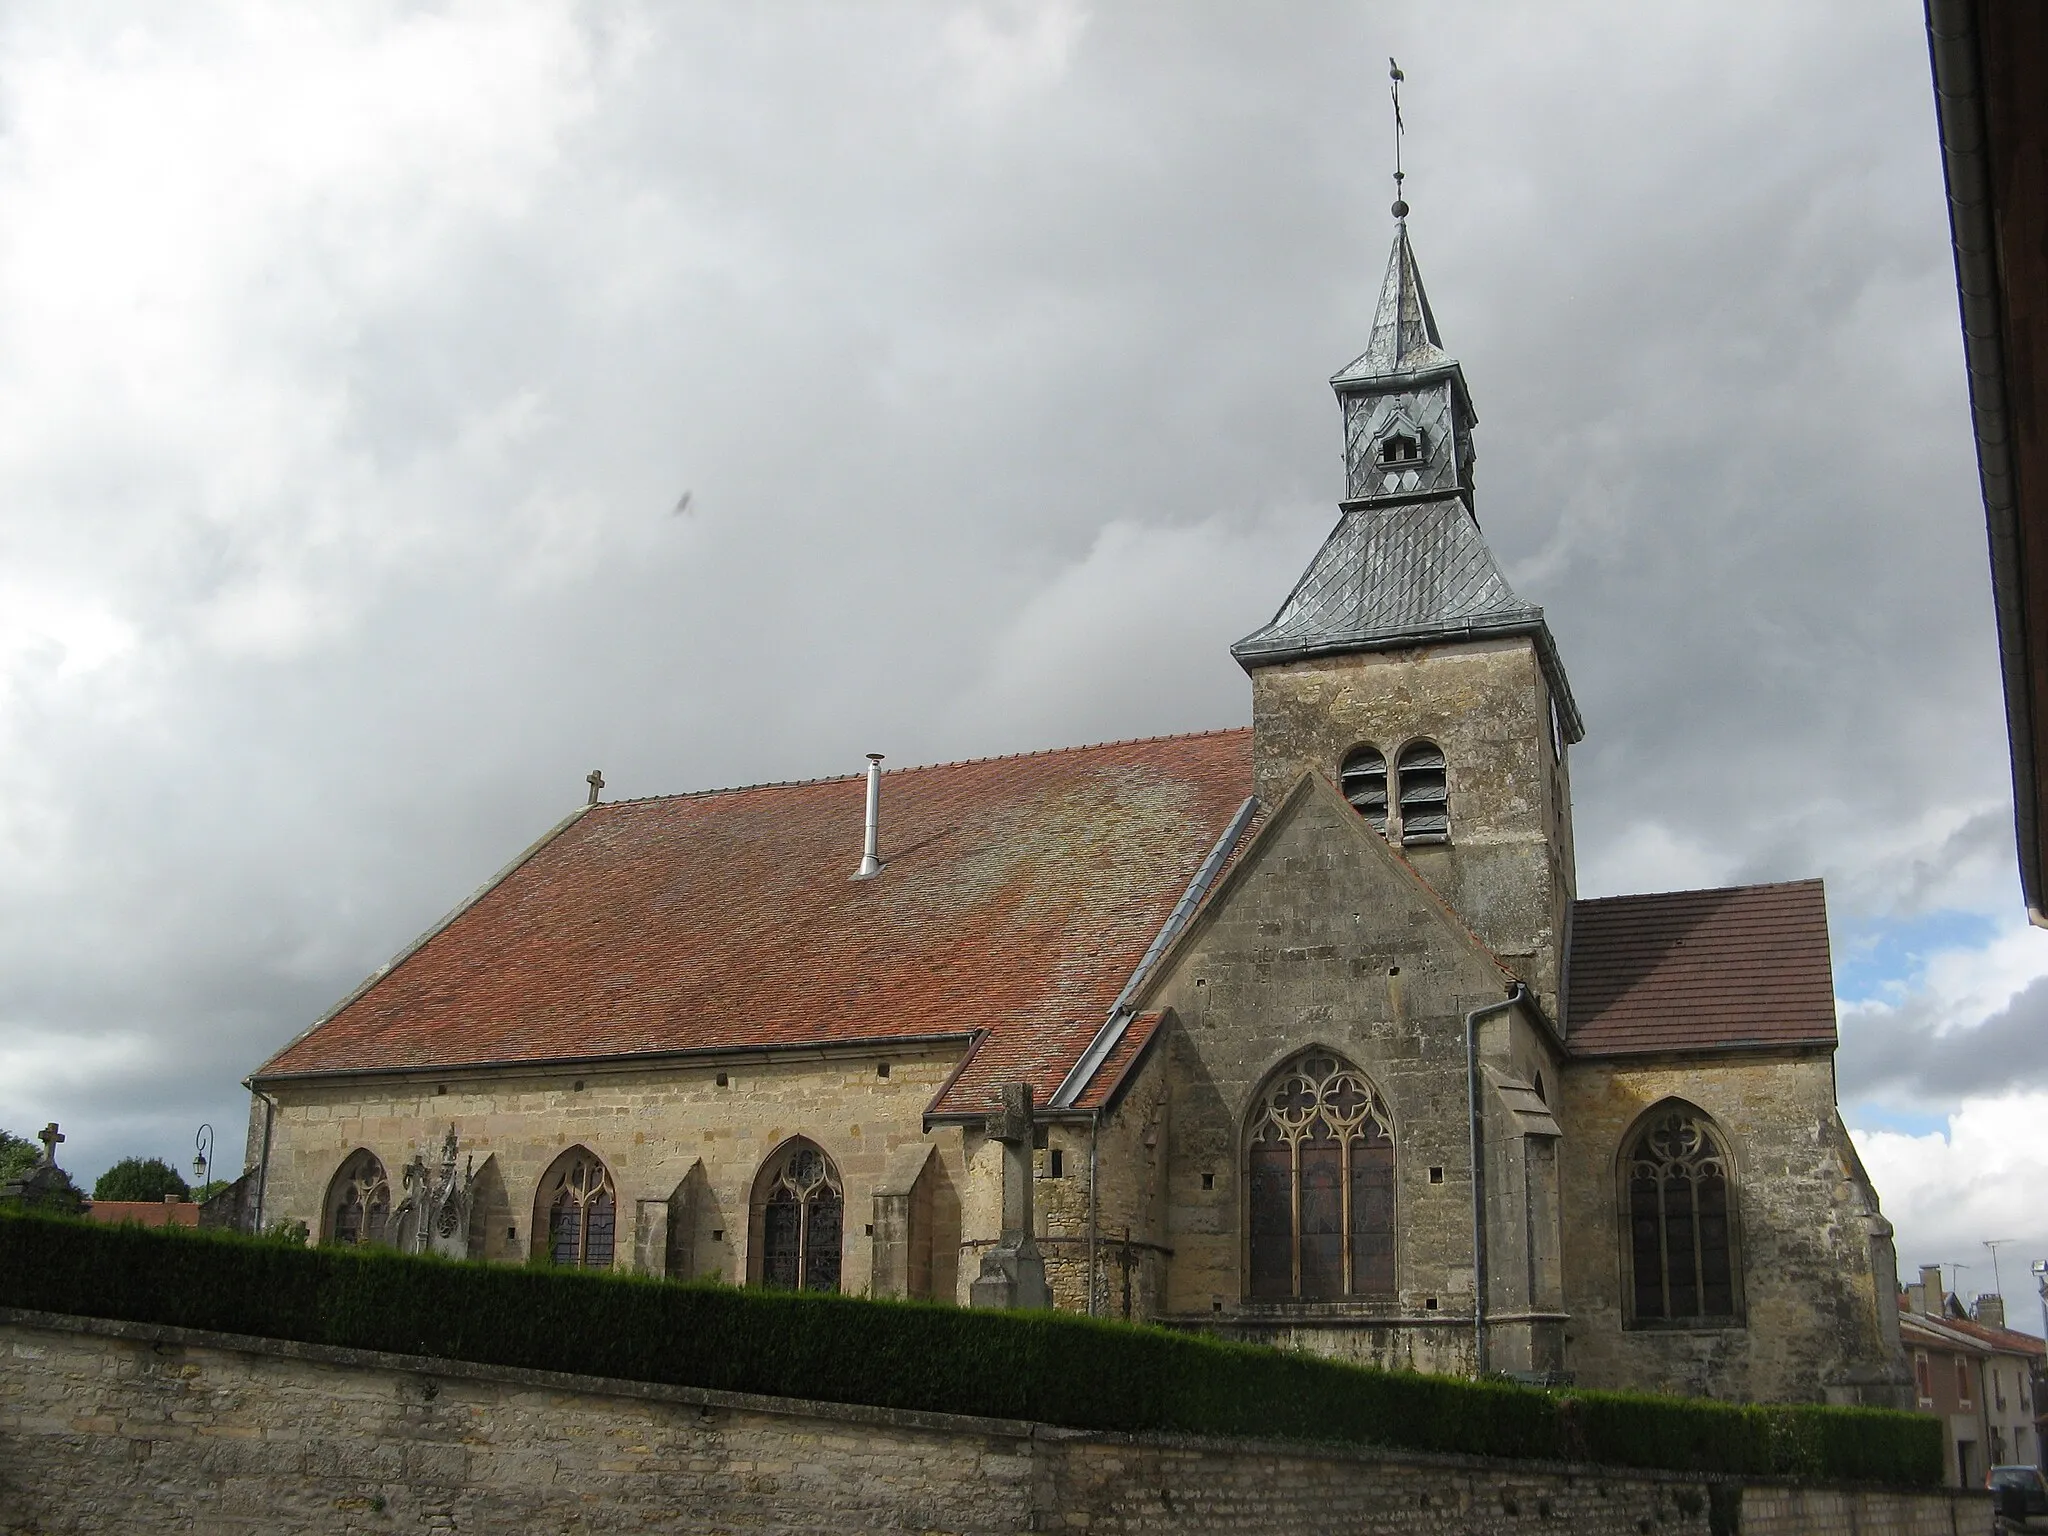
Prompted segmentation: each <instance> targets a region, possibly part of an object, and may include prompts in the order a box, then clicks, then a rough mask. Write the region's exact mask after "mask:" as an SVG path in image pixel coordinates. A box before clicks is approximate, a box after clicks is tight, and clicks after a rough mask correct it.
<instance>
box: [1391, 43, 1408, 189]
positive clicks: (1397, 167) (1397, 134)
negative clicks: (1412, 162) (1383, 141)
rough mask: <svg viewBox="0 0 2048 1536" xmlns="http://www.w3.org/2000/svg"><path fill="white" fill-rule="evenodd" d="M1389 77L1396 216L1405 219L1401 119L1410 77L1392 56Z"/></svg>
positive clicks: (1402, 125) (1402, 124)
mask: <svg viewBox="0 0 2048 1536" xmlns="http://www.w3.org/2000/svg"><path fill="white" fill-rule="evenodd" d="M1387 78H1388V79H1390V80H1392V81H1393V82H1394V84H1393V93H1394V217H1395V218H1397V219H1405V218H1407V217H1408V203H1407V201H1406V200H1405V199H1404V198H1403V197H1402V196H1401V182H1402V180H1403V176H1402V172H1401V134H1402V132H1403V131H1404V130H1405V128H1406V126H1407V125H1406V124H1404V123H1403V122H1402V121H1401V82H1402V81H1403V80H1405V79H1407V78H1408V77H1407V76H1406V75H1404V74H1402V73H1401V66H1400V65H1398V64H1396V63H1395V62H1394V61H1393V60H1392V59H1391V58H1390V59H1388V60H1387Z"/></svg>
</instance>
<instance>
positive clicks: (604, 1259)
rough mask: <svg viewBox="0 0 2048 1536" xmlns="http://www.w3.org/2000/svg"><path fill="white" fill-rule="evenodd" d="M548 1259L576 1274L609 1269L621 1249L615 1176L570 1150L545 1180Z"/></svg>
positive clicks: (583, 1152)
mask: <svg viewBox="0 0 2048 1536" xmlns="http://www.w3.org/2000/svg"><path fill="white" fill-rule="evenodd" d="M540 1189H541V1199H542V1201H543V1202H544V1203H545V1207H546V1215H547V1234H548V1257H549V1258H550V1259H552V1260H553V1261H554V1262H555V1263H557V1264H563V1265H567V1266H569V1267H571V1268H576V1269H609V1268H611V1266H612V1259H613V1257H614V1256H615V1254H616V1252H617V1248H618V1228H619V1215H618V1212H619V1200H618V1193H617V1191H616V1190H615V1189H614V1187H613V1185H612V1175H611V1170H610V1169H608V1168H606V1167H605V1165H604V1163H603V1162H602V1161H601V1160H600V1159H599V1158H598V1157H597V1155H596V1154H595V1153H593V1152H591V1151H589V1150H587V1149H586V1148H583V1147H571V1148H570V1149H569V1150H568V1151H567V1152H564V1153H563V1154H562V1155H561V1156H560V1157H558V1158H556V1159H555V1163H554V1166H553V1167H551V1168H550V1169H549V1170H548V1171H547V1175H546V1176H545V1177H544V1178H542V1180H541V1184H540Z"/></svg>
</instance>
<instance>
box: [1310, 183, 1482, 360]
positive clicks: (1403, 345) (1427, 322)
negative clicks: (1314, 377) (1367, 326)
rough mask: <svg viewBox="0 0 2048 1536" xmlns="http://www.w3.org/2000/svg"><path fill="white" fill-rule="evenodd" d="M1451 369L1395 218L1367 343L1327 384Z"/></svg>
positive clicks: (1404, 224) (1404, 232) (1401, 223)
mask: <svg viewBox="0 0 2048 1536" xmlns="http://www.w3.org/2000/svg"><path fill="white" fill-rule="evenodd" d="M1456 366H1457V364H1456V363H1455V361H1454V360H1453V359H1452V358H1451V357H1450V355H1449V354H1448V353H1446V352H1445V351H1444V349H1443V337H1441V336H1439V335H1438V334H1437V329H1436V316H1435V315H1434V314H1432V313H1431V312H1430V308H1429V295H1428V294H1427V293H1426V292H1424V291H1423V287H1422V273H1421V271H1420V270H1418V269H1417V267H1416V265H1415V248H1414V247H1413V246H1411V245H1410V244H1409V243H1408V221H1407V220H1406V219H1405V218H1403V219H1400V220H1398V221H1396V223H1395V225H1394V249H1393V253H1392V254H1391V255H1390V256H1389V257H1388V258H1387V280H1386V282H1385V283H1383V284H1381V286H1380V302H1379V307H1378V308H1377V309H1375V310H1374V311H1373V317H1372V339H1371V340H1370V341H1369V342H1368V343H1367V345H1366V349H1365V350H1364V351H1363V352H1361V353H1359V355H1358V356H1357V357H1355V358H1353V359H1352V360H1351V362H1350V363H1349V364H1348V365H1347V366H1346V367H1345V368H1344V369H1343V370H1342V371H1341V372H1339V373H1338V374H1337V375H1336V377H1334V378H1332V379H1331V380H1330V382H1331V384H1333V385H1337V386H1342V385H1344V384H1348V383H1364V382H1366V381H1369V380H1375V379H1384V378H1389V377H1392V376H1394V375H1396V374H1402V373H1419V372H1423V371H1425V370H1428V369H1434V368H1444V367H1456Z"/></svg>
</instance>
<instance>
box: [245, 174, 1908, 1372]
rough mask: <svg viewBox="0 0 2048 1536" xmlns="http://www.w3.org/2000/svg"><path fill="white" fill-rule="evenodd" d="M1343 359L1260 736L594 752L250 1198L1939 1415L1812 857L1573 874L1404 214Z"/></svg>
mask: <svg viewBox="0 0 2048 1536" xmlns="http://www.w3.org/2000/svg"><path fill="white" fill-rule="evenodd" d="M1405 212H1406V209H1405V205H1401V206H1399V207H1397V209H1396V213H1397V217H1400V216H1403V215H1405ZM1331 382H1332V385H1333V387H1334V389H1335V392H1336V395H1337V402H1338V406H1339V411H1340V414H1341V419H1342V434H1343V446H1344V456H1345V463H1346V477H1347V482H1346V486H1345V492H1344V496H1343V499H1342V500H1341V502H1340V504H1339V508H1338V517H1337V522H1336V524H1335V527H1334V528H1333V530H1332V531H1331V533H1330V534H1329V536H1328V538H1327V540H1326V541H1325V543H1324V544H1323V546H1322V548H1321V550H1320V551H1319V552H1318V553H1317V554H1316V556H1315V557H1314V559H1313V560H1312V562H1311V563H1310V565H1309V567H1308V569H1307V570H1306V572H1305V573H1304V575H1303V576H1302V578H1301V580H1300V581H1299V583H1298V584H1297V585H1296V586H1295V588H1294V590H1293V592H1292V593H1291V594H1290V595H1289V596H1288V597H1287V599H1286V600H1285V602H1284V603H1283V604H1282V605H1281V606H1280V608H1279V610H1278V612H1277V613H1276V614H1275V616H1274V618H1273V620H1272V622H1271V623H1269V624H1267V625H1265V626H1264V627H1262V628H1261V629H1259V630H1258V631H1257V632H1255V633H1254V634H1252V635H1250V636H1248V637H1246V638H1245V639H1244V640H1242V641H1240V642H1239V643H1238V644H1237V645H1236V646H1235V647H1234V648H1233V655H1234V657H1235V659H1236V660H1237V662H1238V663H1239V664H1240V665H1241V666H1242V667H1243V669H1244V671H1245V672H1246V673H1247V675H1248V679H1249V685H1250V688H1249V691H1250V714H1251V720H1252V724H1251V728H1250V729H1249V730H1226V731H1219V732H1212V733H1208V734H1202V735H1189V736H1174V737H1167V738H1162V739H1155V740H1149V741H1125V742H1116V743H1111V744H1108V745H1101V746H1091V747H1077V748H1071V749H1066V750H1058V751H1048V752H1037V753H1029V754H1025V755H1021V756H1015V757H1005V758H996V759H988V760H982V761H976V762H963V763H948V764H941V765H937V766H929V767H919V768H912V769H908V770H897V771H892V772H889V773H886V774H884V773H882V772H881V771H880V767H879V764H878V763H877V764H876V765H874V766H873V767H871V769H870V771H869V772H868V773H867V774H866V775H865V776H864V777H848V778H836V779H825V780H816V781H810V782H805V783H788V784H764V785H755V786H751V787H746V788H738V789H726V790H713V791H706V792H699V793H689V794H678V795H668V796H662V797H658V798H652V799H645V800H635V801H625V802H618V803H609V804H607V803H600V802H599V799H598V792H599V790H600V789H601V788H602V779H601V776H599V775H596V774H593V775H592V779H591V794H590V800H589V803H588V804H586V805H585V806H582V807H579V808H578V809H577V811H576V812H575V813H574V814H572V815H571V816H569V817H568V818H566V819H565V820H564V821H563V822H562V823H560V824H559V825H558V826H557V827H555V828H554V829H553V830H552V831H550V832H549V833H547V834H546V835H545V836H544V837H542V838H541V839H540V840H539V842H537V843H536V844H535V845H534V846H533V847H532V848H530V849H528V850H527V851H526V852H525V853H524V854H522V855H521V856H520V857H519V858H518V859H517V860H516V861H515V862H514V863H513V865H512V866H511V867H510V868H509V869H508V870H507V871H506V872H505V873H504V874H503V875H501V876H500V877H499V878H498V879H497V880H495V881H493V882H492V883H491V884H490V885H489V886H487V887H486V888H485V889H484V890H482V891H480V892H478V893H477V894H476V895H475V896H474V897H472V898H471V899H470V900H469V901H467V902H465V903H464V904H463V905H462V906H461V907H460V908H459V909H458V910H457V911H456V912H455V913H454V914H452V915H451V916H450V917H449V918H448V919H447V920H446V921H445V922H443V923H442V924H440V925H439V926H437V927H435V928H434V929H433V930H431V931H430V932H428V933H426V934H424V935H422V936H421V938H420V939H419V940H418V941H417V942H416V943H415V944H413V945H412V946H411V947H410V948H409V949H408V950H407V951H406V952H405V953H404V954H402V955H401V956H399V957H398V958H397V959H396V960H394V961H393V962H392V963H391V964H390V965H388V966H386V967H385V968H384V969H383V970H381V971H379V972H378V973H377V974H376V975H375V976H373V977H371V978H370V979H369V980H368V981H366V982H365V983H364V984H363V985H362V986H361V987H360V988H358V989H357V991H356V992H355V993H353V994H352V995H351V996H349V997H348V998H346V999H344V1000H343V1001H342V1002H341V1003H340V1004H339V1005H338V1006H337V1007H336V1008H335V1009H334V1010H333V1011H332V1012H330V1013H329V1014H328V1015H326V1016H325V1017H324V1018H322V1019H320V1020H318V1021H317V1022H315V1023H314V1024H313V1025H312V1026H311V1027H310V1028H308V1029H307V1030H306V1031H305V1032H304V1033H302V1034H301V1035H300V1036H299V1037H298V1038H296V1039H294V1040H292V1041H290V1042H289V1043H288V1044H286V1045H284V1046H283V1048H282V1049H280V1050H279V1051H278V1052H277V1053H276V1054H275V1055H274V1056H272V1057H271V1059H270V1060H269V1061H267V1062H266V1063H264V1064H263V1065H262V1066H261V1067H260V1068H259V1069H258V1070H257V1071H256V1072H255V1073H254V1074H252V1076H251V1078H250V1080H249V1085H250V1087H251V1090H252V1092H253V1094H254V1096H255V1097H254V1101H253V1103H252V1115H251V1131H250V1144H249V1159H248V1166H249V1167H250V1168H251V1169H253V1170H254V1171H255V1185H256V1190H257V1195H256V1218H255V1219H257V1220H260V1221H261V1222H263V1223H265V1224H268V1223H273V1222H275V1221H277V1220H279V1219H281V1218H282V1219H295V1220H302V1221H304V1222H305V1223H306V1225H307V1226H308V1228H309V1229H310V1230H311V1232H312V1234H313V1236H314V1240H316V1241H318V1242H322V1243H341V1244H351V1243H368V1242H383V1243H394V1244H397V1245H399V1246H402V1247H407V1248H413V1249H427V1250H432V1251H435V1252H441V1253H447V1254H453V1255H457V1256H468V1257H474V1258H481V1259H493V1260H502V1261H508V1262H519V1261H525V1260H528V1259H534V1258H538V1259H544V1260H550V1261H552V1262H554V1263H557V1264H563V1265H575V1266H589V1267H600V1268H610V1267H619V1268H632V1269H636V1270H640V1271H643V1272H646V1273H651V1274H657V1275H670V1276H683V1277H696V1276H713V1277H717V1278H719V1279H722V1280H725V1281H729V1282H734V1283H749V1284H761V1285H772V1286H785V1287H804V1288H809V1289H820V1290H847V1291H853V1292H859V1293H866V1294H871V1295H876V1296H908V1297H924V1298H931V1299H938V1300H946V1301H952V1302H957V1303H960V1304H988V1303H997V1304H1013V1305H1014V1304H1021V1303H1027V1302H1042V1301H1044V1300H1050V1302H1051V1303H1052V1304H1054V1305H1057V1306H1060V1307H1064V1308H1070V1309H1073V1310H1077V1311H1082V1312H1087V1313H1091V1314H1095V1315H1109V1316H1119V1317H1128V1318H1133V1319H1140V1320H1147V1321H1152V1322H1156V1323H1160V1324H1164V1325H1167V1326H1173V1327H1180V1328H1189V1329H1203V1330H1209V1331H1213V1332H1215V1333H1219V1334H1222V1335H1224V1336H1227V1337H1231V1338H1236V1339H1243V1340H1252V1341H1259V1342H1265V1343H1270V1344H1277V1345H1284V1346H1289V1347H1294V1348H1300V1349H1308V1350H1314V1351H1318V1352H1321V1353H1324V1354H1327V1355H1331V1356H1336V1357H1340V1358H1346V1359H1354V1360H1360V1361H1369V1362H1376V1363H1380V1364H1384V1365H1388V1366H1412V1367H1416V1368H1419V1369H1423V1370H1433V1371H1450V1372H1473V1371H1479V1372H1485V1371H1508V1372H1513V1373H1516V1374H1519V1375H1522V1376H1524V1377H1529V1378H1536V1379H1545V1380H1556V1379H1558V1378H1560V1377H1567V1376H1568V1377H1571V1378H1575V1379H1576V1380H1578V1381H1579V1382H1581V1383H1584V1384H1586V1385H1589V1386H1602V1387H1615V1388H1640V1389H1649V1390H1656V1391H1668V1392H1681V1393H1690V1394H1698V1395H1707V1396H1716V1397H1724V1398H1731V1399H1740V1400H1761V1401H1772V1400H1806V1401H1816V1400H1828V1401H1835V1402H1844V1403H1858V1402H1861V1403H1881V1404H1888V1405H1889V1404H1903V1403H1904V1402H1905V1401H1906V1400H1907V1398H1908V1396H1909V1395H1910V1392H1911V1387H1910V1382H1909V1378H1908V1374H1907V1370H1906V1365H1905V1360H1904V1357H1903V1355H1902V1354H1901V1352H1900V1341H1899V1332H1898V1328H1899V1313H1898V1308H1897V1305H1896V1304H1895V1301H1894V1297H1895V1295H1896V1292H1897V1288H1898V1278H1897V1273H1896V1264H1895V1260H1894V1257H1893V1253H1892V1246H1891V1228H1890V1226H1889V1224H1888V1223H1887V1222H1886V1221H1885V1219H1884V1216H1883V1214H1882V1213H1881V1211H1880V1210H1879V1206H1878V1200H1877V1195H1876V1192H1875V1190H1874V1189H1873V1188H1872V1187H1871V1183H1870V1180H1869V1179H1868V1177H1867V1176H1866V1174H1865V1172H1864V1169H1863V1167H1862V1165H1861V1163H1860V1162H1859V1161H1858V1159H1857V1156H1856V1151H1855V1148H1854V1147H1853V1146H1852V1144H1851V1142H1850V1139H1849V1136H1848V1133H1847V1131H1846V1130H1845V1129H1844V1127H1843V1124H1842V1121H1841V1118H1840V1116H1839V1115H1838V1113H1837V1110H1836V1104H1835V1087H1834V1055H1835V1048H1836V1030H1835V1009H1834V986H1833V974H1832V966H1831V961H1830V956H1829V948H1828V933H1827V908H1826V900H1825V896H1824V893H1823V891H1822V888H1821V885H1820V882H1818V881H1815V880H1805V881H1795V882H1790V883H1786V884H1777V885H1759V886H1746V887H1739V888H1734V889H1726V890H1705V891H1681V892H1661V893H1653V894H1642V895H1623V896H1609V897H1604V898H1601V899H1598V900H1580V899H1579V898H1578V892H1577V884H1576V882H1577V875H1576V870H1575V865H1574V854H1573V833H1572V797H1571V778H1570V770H1569V766H1568V760H1569V753H1570V750H1571V748H1572V746H1573V744H1574V743H1576V742H1578V741H1579V740H1580V739H1581V737H1582V736H1583V734H1584V731H1583V727H1582V725H1581V721H1580V716H1579V711H1578V707H1577V705H1576V704H1575V703H1574V701H1573V698H1572V693H1571V689H1570V686H1569V684H1568V683H1567V681H1566V677H1565V671H1564V664H1563V661H1562V659H1561V657H1560V655H1559V652H1558V648H1557V646H1556V644H1555V643H1554V641H1553V638H1552V635H1551V632H1550V628H1549V626H1548V624H1547V622H1546V620H1545V618H1544V615H1543V610H1542V609H1540V608H1538V607H1535V606H1534V605H1532V604H1530V603H1528V602H1526V601H1524V600H1523V599H1522V598H1520V597H1518V596H1517V595H1516V593H1515V592H1514V591H1513V590H1512V588H1511V587H1510V586H1509V584H1508V581H1507V578H1506V576H1505V575H1504V574H1503V572H1502V571H1501V569H1500V567H1499V565H1498V564H1497V563H1496V561H1495V558H1494V556H1493V553H1492V551H1491V550H1490V549H1489V548H1488V546H1487V543H1486V540H1485V538H1484V536H1483V535H1482V533H1481V531H1480V526H1479V522H1478V519H1477V514H1476V511H1475V501H1474V490H1473V464H1474V453H1473V429H1474V425H1475V422H1476V415H1475V413H1474V410H1473V407H1472V400H1471V396H1470V394H1469V392H1468V389H1467V386H1466V381H1465V376H1464V372H1463V370H1462V368H1461V367H1460V365H1459V364H1458V362H1457V361H1456V359H1454V358H1453V357H1452V356H1451V355H1450V354H1449V353H1447V352H1446V351H1445V350H1444V349H1443V345H1442V340H1441V337H1440V335H1439V334H1438V330H1437V324H1436V320H1435V317H1434V315H1433V313H1432V312H1431V309H1430V305H1429V301H1428V299H1427V298H1426V297H1425V295H1424V292H1423V288H1422V280H1421V276H1420V273H1419V270H1418V268H1417V265H1416V261H1415V256H1414V253H1413V250H1412V249H1411V246H1410V243H1409V236H1408V229H1407V224H1406V221H1405V217H1401V221H1400V223H1399V225H1398V227H1397V229H1396V232H1395V237H1394V244H1393V251H1392V255H1391V259H1390V260H1389V263H1388V267H1387V274H1386V280H1385V285H1384V287H1383V290H1382V293H1381V297H1380V301H1379V306H1378V309H1377V312H1376V314H1375V317H1374V321H1373V326H1372V334H1371V339H1370V343H1369V345H1368V347H1367V349H1366V350H1365V351H1364V352H1363V353H1362V354H1361V355H1360V356H1358V357H1357V358H1356V359H1355V360H1354V361H1353V362H1352V363H1351V364H1350V365H1348V366H1347V367H1345V368H1344V369H1343V370H1341V371H1340V372H1339V373H1338V374H1337V375H1336V376H1335V377H1334V379H1333V380H1332V381H1331ZM864 822H865V838H863V836H862V835H861V834H862V831H863V823H864ZM863 841H865V847H863Z"/></svg>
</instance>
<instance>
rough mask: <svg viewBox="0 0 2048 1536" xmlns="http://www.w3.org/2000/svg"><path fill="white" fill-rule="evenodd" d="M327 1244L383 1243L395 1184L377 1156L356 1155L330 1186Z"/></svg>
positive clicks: (349, 1159)
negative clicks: (392, 1187)
mask: <svg viewBox="0 0 2048 1536" xmlns="http://www.w3.org/2000/svg"><path fill="white" fill-rule="evenodd" d="M327 1211H328V1228H327V1240H328V1241H329V1242H332V1243H346V1244H349V1245H355V1244H360V1243H381V1242H384V1241H385V1240H386V1238H387V1232H388V1228H389V1226H390V1222H391V1181H390V1180H389V1179H388V1178H386V1177H385V1176H384V1164H383V1163H382V1162H381V1161H380V1160H379V1159H378V1157H377V1155H376V1154H375V1153H374V1152H368V1151H362V1152H355V1153H352V1154H351V1155H350V1156H349V1158H348V1159H347V1160H346V1161H345V1162H343V1163H342V1165H341V1168H340V1169H339V1171H337V1172H336V1174H335V1176H334V1183H333V1184H331V1185H330V1186H329V1194H328V1198H327Z"/></svg>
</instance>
